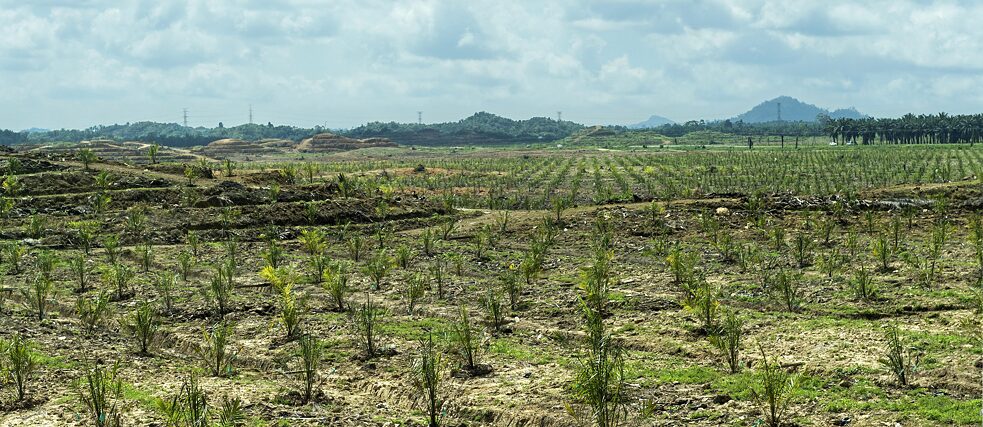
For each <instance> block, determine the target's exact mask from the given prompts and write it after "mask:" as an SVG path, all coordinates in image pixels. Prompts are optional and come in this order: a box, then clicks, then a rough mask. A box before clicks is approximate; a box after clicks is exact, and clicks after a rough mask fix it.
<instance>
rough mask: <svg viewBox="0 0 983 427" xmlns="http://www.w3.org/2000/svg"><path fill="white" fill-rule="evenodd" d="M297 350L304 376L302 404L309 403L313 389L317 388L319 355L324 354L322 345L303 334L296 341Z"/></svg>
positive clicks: (308, 335) (314, 338)
mask: <svg viewBox="0 0 983 427" xmlns="http://www.w3.org/2000/svg"><path fill="white" fill-rule="evenodd" d="M297 350H298V353H299V354H300V358H301V362H302V363H303V366H302V369H301V371H302V374H303V376H304V391H303V396H304V403H307V402H310V401H311V398H312V397H313V396H314V387H316V386H317V382H318V373H317V369H318V366H319V365H320V363H321V355H322V353H323V352H324V343H322V342H321V341H320V340H318V339H317V338H316V337H314V336H312V335H310V334H304V335H303V336H301V337H300V339H298V340H297Z"/></svg>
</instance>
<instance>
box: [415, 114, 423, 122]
mask: <svg viewBox="0 0 983 427" xmlns="http://www.w3.org/2000/svg"><path fill="white" fill-rule="evenodd" d="M416 124H418V125H422V124H423V111H417V112H416Z"/></svg>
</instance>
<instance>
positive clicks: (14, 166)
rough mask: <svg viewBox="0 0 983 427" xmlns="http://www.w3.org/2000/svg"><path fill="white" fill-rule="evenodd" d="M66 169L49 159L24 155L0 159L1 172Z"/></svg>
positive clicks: (25, 172) (23, 172)
mask: <svg viewBox="0 0 983 427" xmlns="http://www.w3.org/2000/svg"><path fill="white" fill-rule="evenodd" d="M64 169H65V167H64V166H59V165H56V164H54V163H51V162H49V161H47V160H35V159H29V158H23V157H6V158H3V159H0V172H3V173H13V174H15V175H19V174H30V173H39V172H51V171H60V170H64Z"/></svg>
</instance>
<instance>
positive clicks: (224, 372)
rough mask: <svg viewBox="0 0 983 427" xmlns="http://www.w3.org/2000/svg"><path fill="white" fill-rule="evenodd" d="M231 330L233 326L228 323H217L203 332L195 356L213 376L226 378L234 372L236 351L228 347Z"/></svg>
mask: <svg viewBox="0 0 983 427" xmlns="http://www.w3.org/2000/svg"><path fill="white" fill-rule="evenodd" d="M232 330H233V325H232V324H231V323H228V322H221V323H217V324H215V325H214V326H212V328H211V330H209V329H204V330H203V336H204V340H203V342H202V345H201V347H199V348H198V351H197V354H198V357H199V358H200V359H201V360H202V362H204V364H205V367H206V368H207V369H208V370H209V372H211V374H212V375H213V376H216V377H227V376H231V375H232V374H233V373H234V372H235V370H234V365H235V360H236V357H237V356H238V351H237V350H235V349H233V348H231V346H230V344H231V341H232Z"/></svg>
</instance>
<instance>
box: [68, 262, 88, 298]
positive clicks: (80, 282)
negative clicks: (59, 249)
mask: <svg viewBox="0 0 983 427" xmlns="http://www.w3.org/2000/svg"><path fill="white" fill-rule="evenodd" d="M68 267H69V270H71V272H72V276H74V278H75V283H76V284H77V286H76V287H75V293H79V294H81V293H84V292H86V291H88V290H89V261H88V259H87V258H86V256H85V254H83V253H78V254H76V255H75V256H73V257H71V258H69V259H68Z"/></svg>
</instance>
